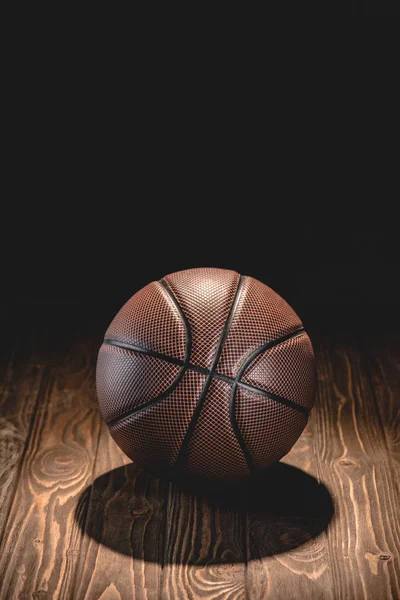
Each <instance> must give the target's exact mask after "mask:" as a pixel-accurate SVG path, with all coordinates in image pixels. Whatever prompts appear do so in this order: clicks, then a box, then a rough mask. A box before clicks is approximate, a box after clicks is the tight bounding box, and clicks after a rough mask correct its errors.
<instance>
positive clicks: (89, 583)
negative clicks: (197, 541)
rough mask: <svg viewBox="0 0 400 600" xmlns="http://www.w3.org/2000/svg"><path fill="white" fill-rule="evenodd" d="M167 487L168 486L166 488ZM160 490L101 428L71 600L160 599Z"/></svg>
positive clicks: (161, 508)
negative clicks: (100, 599)
mask: <svg viewBox="0 0 400 600" xmlns="http://www.w3.org/2000/svg"><path fill="white" fill-rule="evenodd" d="M166 485H168V484H166ZM163 486H164V487H165V484H163V483H162V482H160V481H159V480H158V479H156V478H155V477H152V476H151V475H149V474H147V473H145V472H143V471H141V470H140V469H138V468H137V467H136V466H135V465H134V464H133V463H131V461H130V460H129V459H128V458H127V457H126V456H125V455H124V454H123V452H122V451H121V450H120V449H119V448H118V446H117V445H116V444H115V442H114V441H113V440H112V438H111V436H110V434H109V432H108V429H107V427H106V425H104V424H103V426H102V432H101V437H100V443H99V451H98V454H97V459H96V464H95V469H94V481H93V484H92V486H90V488H89V489H88V490H85V492H84V493H83V495H82V498H83V501H85V498H87V499H88V502H89V504H88V514H87V518H86V520H85V521H83V520H82V519H81V516H80V513H79V511H78V516H77V519H78V521H79V522H80V526H81V527H82V528H83V529H84V532H85V539H84V543H83V545H82V550H81V556H80V561H79V566H78V570H77V580H76V584H75V592H74V596H73V597H74V598H77V599H83V598H87V599H92V598H107V599H108V598H110V599H111V598H116V599H117V598H118V600H125V599H126V600H128V599H129V600H130V599H132V598H138V599H140V600H142V598H143V599H144V600H153V599H156V598H160V594H161V590H160V576H161V569H162V538H163V527H164V525H163V504H164V500H163V497H164V494H165V490H164V487H163Z"/></svg>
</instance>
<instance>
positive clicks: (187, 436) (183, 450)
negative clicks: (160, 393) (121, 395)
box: [175, 275, 244, 467]
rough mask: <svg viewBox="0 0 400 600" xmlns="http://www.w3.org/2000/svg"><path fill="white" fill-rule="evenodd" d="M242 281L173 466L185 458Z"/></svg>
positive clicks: (239, 283)
mask: <svg viewBox="0 0 400 600" xmlns="http://www.w3.org/2000/svg"><path fill="white" fill-rule="evenodd" d="M243 281H244V277H243V275H240V276H239V281H238V285H237V288H236V292H235V297H234V299H233V301H232V304H231V307H230V309H229V314H228V317H227V319H226V322H225V325H224V327H223V330H222V333H221V337H220V339H219V343H218V346H217V350H216V352H215V356H214V360H213V362H212V365H211V369H210V371H209V373H208V375H207V379H206V381H205V383H204V386H203V389H202V392H201V394H200V397H199V399H198V401H197V405H196V408H195V409H194V412H193V415H192V418H191V420H190V423H189V425H188V428H187V429H186V433H185V437H184V439H183V442H182V444H181V447H180V449H179V454H178V457H177V459H176V461H175V466H180V467H182V466H183V463H184V459H185V458H186V450H187V448H188V446H189V441H190V438H191V436H192V433H193V431H194V428H195V427H196V424H197V421H198V419H199V416H200V412H201V409H202V406H203V404H204V402H205V399H206V397H207V392H208V389H209V387H210V384H211V381H212V378H213V375H214V372H215V370H216V368H217V364H218V361H219V358H220V356H221V352H222V347H223V345H224V342H225V340H226V337H227V335H228V332H229V328H230V325H231V322H232V318H233V314H234V312H235V309H236V306H237V303H238V300H239V296H240V293H241V291H242V287H243Z"/></svg>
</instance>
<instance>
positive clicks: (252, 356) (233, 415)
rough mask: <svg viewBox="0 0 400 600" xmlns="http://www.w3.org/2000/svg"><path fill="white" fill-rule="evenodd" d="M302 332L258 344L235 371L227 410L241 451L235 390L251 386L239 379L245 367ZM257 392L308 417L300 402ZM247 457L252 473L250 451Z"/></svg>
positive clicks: (297, 331)
mask: <svg viewBox="0 0 400 600" xmlns="http://www.w3.org/2000/svg"><path fill="white" fill-rule="evenodd" d="M303 333H304V328H303V327H302V328H300V329H297V330H296V331H294V332H293V333H289V334H287V335H284V336H282V337H280V338H278V339H276V340H274V341H273V342H268V343H267V344H264V345H263V346H260V347H259V348H257V349H256V350H254V352H252V353H251V354H250V356H248V358H247V359H246V360H245V361H244V363H243V364H242V366H241V367H240V369H239V371H238V372H237V374H236V377H235V379H234V381H233V384H232V389H231V395H230V399H229V408H230V411H229V412H230V417H231V424H232V427H233V430H234V431H235V434H236V437H237V439H238V440H239V443H240V445H241V446H242V449H243V452H244V448H246V442H245V441H244V438H243V436H242V432H241V431H240V429H239V425H238V424H237V421H236V390H237V388H238V386H239V385H240V387H243V388H245V389H246V388H247V389H249V387H251V386H247V384H245V383H242V382H241V381H240V379H241V377H242V375H243V373H244V372H245V371H246V369H247V367H248V366H249V365H250V364H251V363H252V362H253V360H254V359H255V358H256V357H257V356H259V355H260V354H262V353H263V352H266V351H267V350H269V348H273V347H274V346H277V345H278V344H281V343H282V342H286V341H287V340H290V339H292V338H294V337H297V336H298V335H301V334H303ZM257 393H258V394H262V395H264V396H266V397H267V398H270V399H271V400H275V402H280V403H281V404H285V405H286V406H290V407H291V408H294V409H296V410H298V411H300V412H301V413H303V414H306V416H307V417H308V411H307V409H305V408H304V407H303V406H301V405H300V404H297V403H295V402H292V401H291V400H287V399H286V398H282V397H281V396H277V395H276V394H271V393H269V392H266V391H265V390H261V389H257ZM246 450H247V448H246ZM248 457H249V459H250V463H249V468H250V470H251V471H252V472H253V473H254V472H255V471H256V469H255V465H254V462H253V459H252V457H251V454H250V453H249V454H248ZM246 458H247V456H246Z"/></svg>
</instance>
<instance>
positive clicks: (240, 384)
mask: <svg viewBox="0 0 400 600" xmlns="http://www.w3.org/2000/svg"><path fill="white" fill-rule="evenodd" d="M305 333H306V332H305V331H304V329H298V330H297V331H295V332H293V333H291V334H289V335H286V336H283V337H282V338H278V339H277V340H274V342H270V343H271V344H273V346H277V345H278V344H280V343H283V342H284V341H287V340H288V339H293V338H295V337H298V336H300V335H302V334H305ZM103 344H105V345H107V346H115V347H117V348H123V349H124V350H129V351H131V352H137V353H140V354H144V355H146V356H150V357H152V358H157V359H159V360H163V361H165V362H168V363H171V364H174V365H177V366H180V367H182V370H183V373H182V371H180V372H179V373H178V375H177V377H179V376H180V375H181V373H182V377H183V375H184V373H185V372H186V371H194V372H196V373H201V374H202V375H208V374H209V373H210V371H209V370H208V369H206V368H204V367H199V366H197V365H193V364H191V363H190V362H188V363H187V366H186V367H185V364H186V363H185V361H183V360H181V359H179V358H173V357H172V356H168V355H166V354H161V353H159V352H155V351H153V350H147V349H146V348H142V347H140V346H134V345H132V344H126V343H125V342H119V341H117V340H112V339H109V338H106V339H104V341H103ZM268 349H269V348H267V350H268ZM183 367H185V369H183ZM182 377H180V379H179V381H180V380H181V378H182ZM213 378H214V379H218V380H220V381H225V382H226V383H231V384H233V383H234V382H235V378H234V377H229V376H228V375H223V374H222V373H218V371H215V372H214V373H213ZM175 383H176V379H175V380H174V382H173V383H172V385H171V386H170V387H169V388H167V390H165V392H163V393H162V394H160V395H159V396H157V397H156V398H151V400H148V401H147V402H143V403H142V404H141V405H140V406H136V407H135V408H133V409H131V410H129V411H126V412H125V413H123V414H121V415H119V416H117V417H114V418H113V419H110V421H107V425H113V424H115V423H116V422H118V421H120V420H122V419H124V418H126V417H129V416H130V415H132V414H134V413H136V412H140V411H141V410H142V409H145V408H147V407H148V406H151V405H152V404H154V403H156V402H158V401H159V400H163V399H164V398H165V397H166V396H167V395H168V394H169V393H170V392H172V391H173V390H174V389H175V387H176V386H175V385H174V384H175ZM178 383H179V382H178ZM172 386H174V387H173V389H171V387H172ZM237 386H238V387H240V388H243V389H247V390H248V391H250V392H253V393H255V394H259V395H262V396H265V397H266V398H269V399H270V400H274V401H275V402H279V403H280V404H284V405H285V406H289V407H290V408H293V409H294V410H297V411H298V412H301V413H303V414H304V415H305V416H306V417H308V414H309V410H308V409H307V408H305V407H304V406H302V405H301V404H298V403H297V402H294V401H293V400H289V398H285V397H283V396H279V395H278V394H274V393H272V392H268V391H267V390H264V389H262V388H258V387H256V386H253V385H250V384H248V383H244V382H243V381H238V382H237ZM167 392H168V393H167Z"/></svg>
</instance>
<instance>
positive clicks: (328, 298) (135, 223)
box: [2, 195, 400, 332]
mask: <svg viewBox="0 0 400 600" xmlns="http://www.w3.org/2000/svg"><path fill="white" fill-rule="evenodd" d="M266 196H267V195H266ZM148 202H149V205H148V206H146V207H145V208H143V207H142V208H140V207H139V206H138V204H136V203H135V201H134V200H131V201H128V202H126V203H121V202H119V201H117V200H115V202H111V201H110V202H109V203H108V204H107V205H106V215H104V214H103V215H102V216H103V218H102V220H101V221H100V220H99V218H98V216H96V211H98V210H99V208H100V207H93V212H92V213H91V212H89V219H87V216H88V215H86V218H85V219H84V220H81V216H80V215H81V213H79V212H75V210H78V209H79V207H77V208H76V209H75V208H74V209H70V210H72V215H71V214H70V215H69V216H70V217H71V216H72V218H70V219H68V215H67V212H66V213H65V214H63V211H62V210H60V207H58V210H59V213H58V214H57V216H56V218H55V219H52V220H50V221H49V220H47V219H46V218H45V217H44V226H43V224H42V226H41V228H40V235H39V229H38V224H37V220H36V224H35V236H34V237H33V238H32V236H31V238H30V239H29V240H28V238H26V239H25V240H24V241H23V242H20V244H19V246H18V244H17V245H14V246H9V247H8V255H9V263H8V270H9V274H8V278H7V286H6V287H5V289H4V292H3V295H2V307H3V311H4V310H6V311H10V314H15V313H16V314H18V313H21V312H24V313H25V314H26V313H29V314H32V318H34V317H35V315H36V314H37V313H42V314H43V313H48V314H52V315H54V317H53V318H54V320H55V322H56V321H57V319H63V318H64V319H65V318H69V317H71V315H73V314H76V313H82V314H83V315H86V317H85V318H87V319H90V318H91V315H92V316H93V318H95V317H96V318H97V317H98V316H99V315H100V317H101V321H102V322H103V320H104V324H105V325H107V323H108V322H109V321H110V320H111V318H112V317H113V316H114V314H115V313H116V312H117V311H118V310H119V308H120V307H121V306H122V304H123V303H124V302H125V301H126V300H127V299H128V298H129V297H130V296H131V295H133V294H134V293H135V292H136V291H137V290H139V289H140V288H141V287H143V286H144V285H146V284H147V283H148V282H150V281H152V280H157V279H160V278H161V277H163V276H164V275H166V274H168V273H170V272H174V271H177V270H181V269H186V268H191V267H201V266H214V267H220V268H227V269H234V270H236V271H238V272H240V273H243V274H247V275H251V276H253V277H256V278H257V279H260V280H261V281H263V282H265V283H267V284H268V285H269V286H270V287H272V288H273V289H275V290H276V291H277V292H278V293H279V294H281V295H282V296H283V297H284V298H285V299H286V300H287V301H288V302H289V303H290V304H291V305H292V306H293V308H294V309H295V310H296V311H297V312H298V313H299V314H300V316H301V317H302V319H303V321H304V323H305V325H306V327H311V328H313V329H318V330H329V331H335V330H340V329H348V330H354V331H356V330H357V331H358V330H360V329H361V330H363V331H368V330H372V329H374V330H380V331H388V332H391V331H393V330H396V329H399V318H398V312H399V307H400V292H399V250H398V235H397V232H396V229H395V228H393V227H391V224H390V213H388V218H387V225H386V227H385V226H382V224H381V223H380V222H379V220H378V219H377V220H376V223H375V225H374V224H373V223H369V224H368V225H367V224H366V225H365V226H364V227H360V224H358V225H357V224H356V223H355V224H352V225H351V226H343V224H342V225H341V224H340V223H338V222H336V221H335V222H333V221H332V217H331V215H330V214H329V212H328V210H327V209H328V205H327V204H325V205H324V203H323V202H322V201H321V203H320V204H319V205H318V204H317V205H316V206H315V207H314V212H315V211H318V210H320V211H321V215H320V217H319V218H318V219H314V222H313V223H310V222H309V221H308V222H309V224H308V225H306V224H304V222H302V221H301V220H300V218H301V217H298V216H294V213H293V214H292V213H291V207H290V205H289V204H288V206H287V207H284V208H286V210H285V211H283V212H280V213H279V215H278V214H277V213H276V211H275V212H274V213H272V212H270V211H269V206H270V205H272V204H273V202H272V200H268V198H267V197H265V198H264V199H262V198H260V199H258V200H257V201H255V200H251V199H246V198H245V199H243V200H242V202H241V203H239V204H238V203H236V205H235V204H234V203H233V202H231V201H230V200H226V201H225V202H220V203H218V202H215V204H214V205H211V206H210V204H209V203H203V204H201V203H199V202H198V201H197V200H192V201H189V200H188V201H187V202H184V203H183V204H178V203H177V204H175V201H174V199H173V197H171V196H170V197H169V198H167V197H165V198H161V199H160V200H158V201H157V202H156V201H154V203H153V202H151V201H150V200H149V201H148ZM64 210H65V211H67V208H64ZM338 210H339V211H342V210H345V209H339V207H338ZM345 214H346V213H345V212H343V213H342V214H341V216H342V218H343V216H344V215H345ZM269 215H271V216H269ZM107 216H108V219H107V218H104V217H107ZM393 218H394V217H393ZM303 219H304V221H306V222H307V220H308V219H307V217H306V216H305V215H303ZM31 223H33V221H32V222H31ZM21 244H22V245H21ZM22 249H23V250H22ZM21 250H22V252H21ZM3 314H4V312H3Z"/></svg>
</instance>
